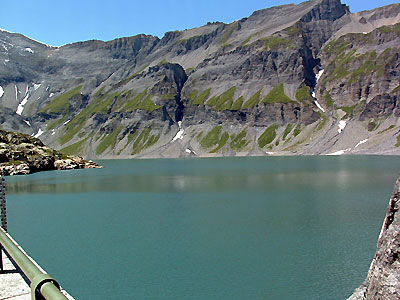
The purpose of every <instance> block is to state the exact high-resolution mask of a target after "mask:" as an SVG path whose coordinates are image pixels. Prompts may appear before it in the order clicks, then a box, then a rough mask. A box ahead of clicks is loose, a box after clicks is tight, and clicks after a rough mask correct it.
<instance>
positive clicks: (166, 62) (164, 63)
mask: <svg viewBox="0 0 400 300" xmlns="http://www.w3.org/2000/svg"><path fill="white" fill-rule="evenodd" d="M166 64H168V61H167V60H166V59H165V58H164V59H163V60H162V61H160V62H159V63H158V64H157V66H162V65H166Z"/></svg>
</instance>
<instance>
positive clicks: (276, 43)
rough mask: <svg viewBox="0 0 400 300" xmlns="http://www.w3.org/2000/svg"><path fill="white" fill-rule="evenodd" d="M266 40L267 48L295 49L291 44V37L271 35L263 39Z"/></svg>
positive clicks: (265, 47) (265, 46) (265, 45)
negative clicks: (284, 37)
mask: <svg viewBox="0 0 400 300" xmlns="http://www.w3.org/2000/svg"><path fill="white" fill-rule="evenodd" d="M261 40H262V41H263V42H264V49H265V50H277V49H282V48H284V49H288V48H290V49H293V48H294V47H293V46H292V45H291V40H290V39H283V38H281V37H278V36H270V37H267V38H262V39H261Z"/></svg>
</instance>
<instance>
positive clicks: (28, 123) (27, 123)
mask: <svg viewBox="0 0 400 300" xmlns="http://www.w3.org/2000/svg"><path fill="white" fill-rule="evenodd" d="M24 122H25V123H26V125H28V126H29V127H32V125H31V123H30V122H29V121H28V120H24Z"/></svg>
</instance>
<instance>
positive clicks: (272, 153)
mask: <svg viewBox="0 0 400 300" xmlns="http://www.w3.org/2000/svg"><path fill="white" fill-rule="evenodd" d="M265 153H267V154H268V155H274V152H265Z"/></svg>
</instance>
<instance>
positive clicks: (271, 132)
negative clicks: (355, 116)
mask: <svg viewBox="0 0 400 300" xmlns="http://www.w3.org/2000/svg"><path fill="white" fill-rule="evenodd" d="M277 129H278V125H277V124H273V125H271V126H269V127H268V128H267V129H266V130H265V131H264V133H263V134H262V135H261V136H260V137H259V138H258V146H260V148H264V147H265V146H266V145H269V144H271V143H272V142H273V141H274V139H275V138H276V130H277Z"/></svg>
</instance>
